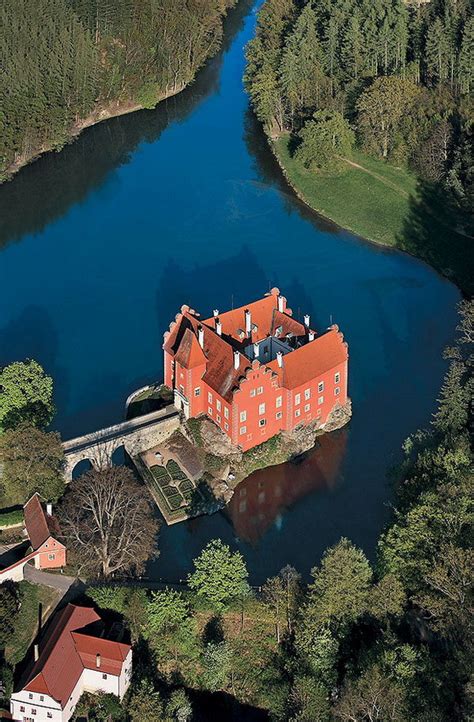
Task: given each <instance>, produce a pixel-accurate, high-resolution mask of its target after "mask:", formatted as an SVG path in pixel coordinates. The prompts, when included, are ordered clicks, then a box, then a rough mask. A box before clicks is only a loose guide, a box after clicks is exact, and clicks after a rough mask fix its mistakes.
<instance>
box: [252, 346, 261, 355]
mask: <svg viewBox="0 0 474 722" xmlns="http://www.w3.org/2000/svg"><path fill="white" fill-rule="evenodd" d="M259 353H260V347H259V345H258V343H254V345H253V355H254V358H258V354H259Z"/></svg>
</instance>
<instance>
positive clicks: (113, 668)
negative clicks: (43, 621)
mask: <svg viewBox="0 0 474 722" xmlns="http://www.w3.org/2000/svg"><path fill="white" fill-rule="evenodd" d="M99 620H100V617H99V615H98V614H97V612H96V611H94V609H91V608H89V607H78V606H76V605H74V604H68V605H67V607H64V609H62V610H61V612H59V613H58V614H57V615H56V618H55V620H54V622H53V626H51V627H50V628H49V630H48V636H47V637H46V639H44V640H43V642H42V645H41V647H40V657H39V659H38V661H37V662H35V663H34V665H33V667H32V669H31V671H30V672H29V673H28V675H27V678H26V682H25V683H24V684H23V686H22V689H25V690H27V691H28V692H39V693H41V694H47V695H49V696H50V697H52V698H53V699H55V700H56V701H57V702H59V703H60V705H61V707H64V706H65V705H66V703H67V702H68V700H69V698H70V696H71V693H72V691H73V689H74V687H75V686H76V684H77V682H78V681H79V678H80V676H81V674H82V670H83V669H84V668H88V669H92V668H94V669H96V668H97V667H96V655H97V654H100V655H101V659H100V670H102V671H104V672H105V673H107V674H114V675H118V674H120V671H121V668H122V664H123V660H124V659H125V657H126V656H127V654H128V652H129V651H130V646H129V645H128V644H122V643H120V642H113V641H110V640H106V639H102V638H100V637H94V636H92V635H90V634H87V633H81V631H80V630H82V629H84V628H85V627H87V626H88V625H89V624H92V623H94V622H97V621H99Z"/></svg>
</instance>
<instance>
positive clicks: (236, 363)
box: [234, 351, 240, 370]
mask: <svg viewBox="0 0 474 722" xmlns="http://www.w3.org/2000/svg"><path fill="white" fill-rule="evenodd" d="M239 366H240V354H239V352H238V351H234V368H235V370H237V369H238V368H239Z"/></svg>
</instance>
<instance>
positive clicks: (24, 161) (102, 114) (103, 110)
mask: <svg viewBox="0 0 474 722" xmlns="http://www.w3.org/2000/svg"><path fill="white" fill-rule="evenodd" d="M196 72H197V71H196ZM194 77H195V76H193V78H191V80H190V81H189V82H188V83H183V84H182V85H179V86H178V87H177V88H175V89H173V90H170V91H169V92H168V93H164V94H161V95H160V96H159V97H158V98H157V100H156V103H155V106H156V105H158V103H161V102H162V101H163V100H167V99H168V98H172V97H173V96H174V95H177V94H178V93H180V92H181V91H182V90H184V88H186V87H187V85H189V83H191V82H192V81H193V80H194ZM149 109H150V108H149ZM137 110H145V106H143V105H140V104H138V103H132V102H131V101H130V100H128V101H123V102H113V103H109V104H108V105H105V106H102V107H99V108H95V109H94V110H93V112H92V113H90V114H89V115H88V116H87V117H86V118H81V119H80V120H78V121H76V122H75V123H74V124H73V125H72V126H71V128H70V130H69V131H68V138H67V140H66V142H65V143H63V144H62V145H61V146H56V145H55V144H54V143H52V142H51V143H47V144H45V145H43V146H41V147H40V148H35V149H34V150H32V151H31V152H30V153H28V154H24V155H21V156H19V157H18V158H16V159H15V161H14V162H13V163H11V164H10V165H9V166H8V167H7V168H6V169H5V170H4V171H3V175H0V185H1V184H2V183H5V182H6V181H9V180H11V179H12V178H13V176H14V175H15V174H16V173H18V171H19V170H21V169H22V168H24V167H25V166H26V165H29V164H30V163H33V162H34V161H35V160H38V158H41V156H42V155H44V154H45V153H51V152H52V151H56V152H60V151H61V150H62V149H63V148H64V147H65V146H66V145H69V144H70V143H73V142H74V141H75V140H76V138H78V136H79V135H80V134H81V133H82V132H83V131H84V130H86V129H87V128H91V127H92V126H94V125H97V124H98V123H102V122H103V121H104V120H110V119H111V118H118V117H119V116H121V115H128V114H129V113H135V112H136V111H137Z"/></svg>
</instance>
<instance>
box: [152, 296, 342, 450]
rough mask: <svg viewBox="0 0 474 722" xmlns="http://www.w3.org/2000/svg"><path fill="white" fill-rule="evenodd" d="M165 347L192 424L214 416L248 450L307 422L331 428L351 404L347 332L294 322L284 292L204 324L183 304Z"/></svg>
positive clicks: (168, 370) (180, 403)
mask: <svg viewBox="0 0 474 722" xmlns="http://www.w3.org/2000/svg"><path fill="white" fill-rule="evenodd" d="M163 349H164V368H165V384H166V386H169V387H170V388H171V389H173V390H174V399H175V405H176V406H177V407H178V408H179V409H181V410H182V411H183V412H184V414H185V416H186V417H187V418H189V417H194V416H199V415H200V414H207V416H208V417H209V418H210V419H212V420H213V421H214V422H215V423H216V424H217V425H218V426H219V427H220V428H221V429H222V431H223V432H224V433H226V434H227V435H228V436H229V438H230V439H231V441H232V442H233V443H234V444H235V445H237V446H240V447H241V448H242V449H243V450H244V451H247V450H248V449H251V448H252V447H253V446H256V445H257V444H261V443H262V442H264V441H266V440H267V439H269V438H270V437H271V436H274V435H275V434H277V433H278V432H280V431H292V430H293V429H294V428H295V427H297V426H300V425H302V424H309V423H311V422H319V425H320V426H321V427H324V425H325V424H326V423H327V421H328V420H329V418H330V416H331V412H332V411H333V410H335V409H336V408H338V407H341V406H344V405H345V404H346V402H347V400H348V397H347V364H348V350H347V343H345V342H344V338H343V335H342V333H340V332H339V329H338V327H337V326H331V327H330V328H329V329H328V330H327V331H325V332H324V333H322V334H321V335H318V334H317V333H316V331H314V330H313V329H312V328H311V326H310V318H309V316H305V317H304V323H300V322H299V321H297V320H296V319H294V318H293V316H292V311H291V309H289V308H288V307H287V305H286V298H285V297H284V296H282V295H281V294H280V291H279V290H278V288H273V289H272V290H271V291H270V292H269V293H268V294H267V295H266V296H265V297H264V298H262V299H260V300H259V301H255V302H254V303H250V304H248V305H247V306H242V307H240V308H236V309H233V310H232V311H227V312H226V313H222V314H220V313H219V312H218V311H214V315H213V317H212V318H208V319H205V320H200V318H199V314H198V313H196V311H194V310H193V309H190V308H189V306H182V308H181V313H178V314H177V316H176V320H175V321H174V322H173V323H171V324H170V329H169V331H167V332H166V333H165V334H164V344H163Z"/></svg>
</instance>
